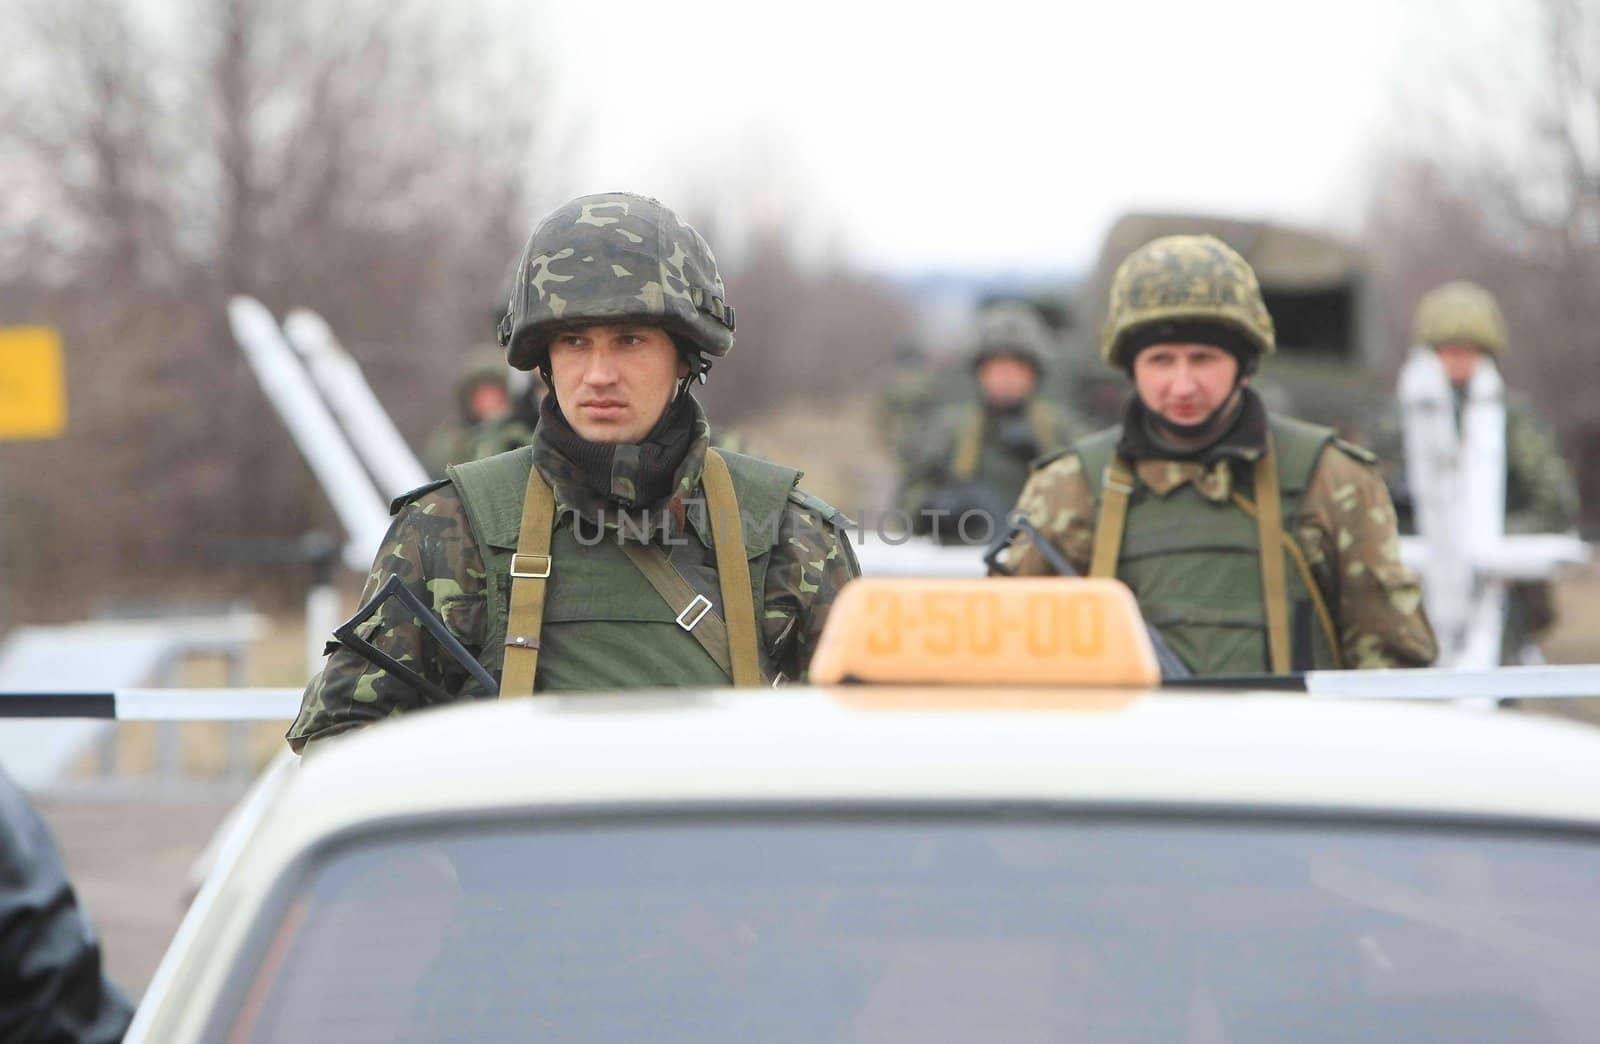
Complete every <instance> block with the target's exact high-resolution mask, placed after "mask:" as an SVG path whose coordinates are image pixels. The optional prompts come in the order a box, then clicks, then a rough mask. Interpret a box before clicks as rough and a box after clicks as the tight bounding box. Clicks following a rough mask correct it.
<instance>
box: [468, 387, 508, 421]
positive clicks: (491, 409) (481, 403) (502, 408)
mask: <svg viewBox="0 0 1600 1044" xmlns="http://www.w3.org/2000/svg"><path fill="white" fill-rule="evenodd" d="M468 405H469V407H470V408H471V410H472V415H473V417H475V418H477V419H478V420H480V421H486V420H499V419H500V418H501V417H504V416H505V415H506V414H508V413H510V412H511V396H510V395H509V394H507V392H506V389H505V386H504V385H501V384H490V383H488V382H485V383H483V384H480V385H478V386H477V387H476V388H473V389H472V396H471V398H470V399H469V400H468Z"/></svg>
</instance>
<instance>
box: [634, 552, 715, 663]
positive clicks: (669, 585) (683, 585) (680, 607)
mask: <svg viewBox="0 0 1600 1044" xmlns="http://www.w3.org/2000/svg"><path fill="white" fill-rule="evenodd" d="M622 553H623V554H625V555H627V556H628V561H630V562H632V563H633V565H634V568H636V569H638V570H639V572H640V573H642V574H643V575H644V578H645V579H646V580H648V581H649V582H650V586H651V587H653V588H655V590H656V594H658V595H660V596H661V600H662V601H663V602H666V603H667V605H668V607H669V608H671V609H674V610H676V611H677V614H678V626H679V627H681V628H683V629H684V630H685V631H688V632H689V636H690V637H691V638H693V639H694V640H695V641H697V642H699V643H700V648H702V649H704V650H705V651H706V655H708V656H710V657H711V658H712V659H713V660H715V661H716V664H717V666H718V667H720V668H722V673H723V674H726V675H727V676H728V677H729V678H732V677H733V661H732V660H730V659H729V658H728V652H729V648H728V626H727V624H725V623H724V622H723V620H722V617H720V616H718V615H717V611H716V610H715V609H713V608H712V607H711V603H710V602H708V601H707V600H706V597H705V596H704V595H702V594H700V593H699V592H698V591H696V590H695V589H694V588H693V587H691V586H689V581H687V580H685V579H684V578H683V574H682V573H680V572H678V570H677V569H676V568H674V567H673V565H672V561H671V559H669V558H668V557H667V554H666V552H665V551H663V550H661V548H659V547H656V546H655V545H654V544H636V543H633V542H632V541H627V540H625V541H623V542H622ZM720 572H721V569H720V568H719V569H718V573H719V574H720Z"/></svg>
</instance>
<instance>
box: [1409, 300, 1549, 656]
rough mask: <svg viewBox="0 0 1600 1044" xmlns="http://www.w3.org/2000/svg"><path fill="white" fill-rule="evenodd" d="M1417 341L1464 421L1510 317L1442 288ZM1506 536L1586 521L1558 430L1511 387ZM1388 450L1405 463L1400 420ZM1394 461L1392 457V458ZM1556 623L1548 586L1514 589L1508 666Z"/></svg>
mask: <svg viewBox="0 0 1600 1044" xmlns="http://www.w3.org/2000/svg"><path fill="white" fill-rule="evenodd" d="M1412 336H1413V343H1415V344H1419V345H1426V346H1427V347H1429V348H1432V349H1433V350H1434V351H1435V352H1437V353H1438V355H1439V362H1440V363H1441V365H1442V366H1443V367H1444V371H1445V375H1446V376H1447V377H1448V378H1449V379H1450V384H1451V388H1452V390H1453V392H1454V394H1455V398H1456V423H1457V427H1458V429H1459V426H1460V423H1461V408H1462V403H1463V401H1464V396H1465V393H1466V388H1467V386H1468V383H1469V382H1470V381H1471V380H1472V375H1473V374H1474V373H1475V372H1477V369H1478V367H1480V366H1495V367H1498V364H1499V363H1500V362H1501V361H1502V360H1504V359H1505V357H1506V351H1507V347H1508V339H1507V337H1506V323H1505V317H1504V316H1503V315H1502V314H1501V312H1500V306H1499V304H1498V303H1497V302H1496V301H1495V299H1494V296H1493V295H1492V294H1490V293H1489V292H1488V291H1487V290H1485V289H1484V288H1483V287H1481V286H1478V285H1476V284H1474V283H1469V282H1465V281H1457V282H1452V283H1446V284H1444V285H1443V286H1438V287H1435V288H1434V289H1432V290H1430V291H1429V292H1428V293H1426V294H1424V295H1423V297H1422V299H1421V300H1420V301H1419V302H1418V303H1417V311H1416V315H1415V317H1414V320H1413V332H1412ZM1505 414H1506V430H1505V454H1506V503H1505V511H1506V532H1507V533H1564V532H1568V531H1570V530H1572V529H1574V528H1576V527H1577V524H1578V487H1577V482H1576V481H1575V480H1574V478H1573V475H1572V471H1571V469H1570V468H1569V467H1568V466H1567V463H1566V461H1565V460H1563V459H1562V456H1561V448H1560V445H1559V444H1558V443H1557V441H1556V438H1555V435H1554V433H1553V432H1552V431H1551V430H1550V428H1549V427H1548V426H1547V425H1546V424H1544V423H1543V421H1541V420H1540V418H1539V416H1538V414H1537V413H1536V411H1535V409H1534V407H1533V404H1532V402H1530V401H1529V400H1528V399H1527V398H1526V397H1525V396H1522V395H1517V394H1514V393H1512V392H1511V390H1510V389H1509V388H1508V389H1507V390H1506V393H1505ZM1381 444H1382V445H1383V446H1384V448H1385V450H1388V449H1389V447H1390V446H1391V445H1392V446H1393V447H1394V449H1395V450H1396V451H1397V452H1396V453H1395V461H1396V462H1399V463H1401V464H1403V462H1404V455H1403V453H1401V452H1398V451H1399V450H1400V449H1401V447H1402V440H1401V438H1400V423H1399V418H1398V417H1397V416H1396V417H1392V418H1391V419H1390V420H1389V422H1388V423H1387V424H1386V425H1385V426H1384V441H1383V442H1382V443H1381ZM1386 459H1387V457H1386ZM1391 475H1392V476H1394V479H1393V481H1394V482H1395V486H1396V488H1397V489H1399V490H1405V489H1407V488H1408V484H1407V483H1406V482H1405V480H1404V477H1403V473H1401V472H1400V470H1399V468H1398V467H1395V468H1392V469H1391ZM1554 622H1555V602H1554V598H1553V597H1552V594H1551V588H1550V585H1549V583H1547V582H1539V581H1534V582H1526V583H1518V584H1513V585H1512V587H1511V589H1510V591H1509V597H1508V599H1507V603H1506V628H1505V631H1504V639H1503V641H1502V644H1501V649H1502V662H1504V663H1515V662H1517V658H1518V656H1519V655H1520V653H1521V650H1522V649H1523V648H1524V647H1525V646H1527V645H1528V644H1529V643H1530V642H1532V641H1533V640H1534V639H1535V638H1536V637H1537V636H1538V635H1539V634H1540V633H1542V632H1543V631H1545V630H1547V629H1548V628H1549V627H1550V625H1551V624H1552V623H1554Z"/></svg>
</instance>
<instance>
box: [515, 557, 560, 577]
mask: <svg viewBox="0 0 1600 1044" xmlns="http://www.w3.org/2000/svg"><path fill="white" fill-rule="evenodd" d="M511 575H512V576H515V577H519V578H520V579H523V580H548V579H549V578H550V556H549V555H524V554H514V555H512V556H511Z"/></svg>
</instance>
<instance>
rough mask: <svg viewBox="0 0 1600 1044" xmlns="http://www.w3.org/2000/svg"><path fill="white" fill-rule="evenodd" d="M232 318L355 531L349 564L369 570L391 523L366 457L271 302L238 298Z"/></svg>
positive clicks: (253, 364) (264, 383)
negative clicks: (299, 356)
mask: <svg viewBox="0 0 1600 1044" xmlns="http://www.w3.org/2000/svg"><path fill="white" fill-rule="evenodd" d="M228 319H229V322H230V323H231V324H232V326H233V334H234V337H235V338H236V339H237V340H238V342H239V347H240V348H241V349H242V350H243V351H244V354H245V358H246V359H248V360H249V361H250V368H251V369H252V370H253V371H255V375H256V380H257V381H258V382H260V384H261V388H262V390H263V391H264V392H266V394H267V398H268V399H270V400H271V402H272V405H273V407H274V408H275V409H277V411H278V416H279V417H281V418H282V419H283V422H284V424H285V425H286V426H287V427H288V429H289V434H290V435H291V436H292V437H293V438H294V441H295V445H296V446H298V447H299V449H300V453H301V455H302V456H303V457H305V460H306V463H307V464H308V465H310V467H311V471H312V473H313V474H315V475H316V477H317V481H318V482H319V483H321V485H322V490H323V492H324V493H326V494H327V495H328V500H329V501H331V502H332V504H333V509H334V511H335V512H336V513H337V514H338V516H339V521H340V523H341V524H343V526H344V529H345V533H346V534H347V535H348V536H349V540H348V541H346V543H345V545H344V556H343V557H344V563H345V565H347V566H349V567H350V568H351V569H355V570H360V571H365V570H366V569H368V568H369V567H370V566H371V564H372V559H373V556H374V555H376V554H377V552H378V545H379V544H381V543H382V542H383V535H384V533H385V532H386V531H387V530H388V528H389V513H388V511H387V510H386V509H385V501H384V499H383V498H382V497H380V496H379V495H378V491H377V489H376V488H375V487H374V486H373V484H372V480H371V479H370V478H368V477H367V473H366V472H365V471H364V470H362V468H361V462H360V461H358V460H357V459H356V455H355V453H354V451H352V450H351V449H350V444H349V442H347V441H346V440H345V437H344V434H343V433H342V432H341V431H340V430H339V425H338V424H336V423H334V420H333V417H332V416H331V415H330V414H329V413H328V408H327V407H326V406H325V405H323V402H322V399H321V398H320V397H318V395H317V391H316V389H315V388H314V387H312V384H311V380H310V378H309V377H307V376H306V371H305V369H304V368H303V367H301V365H300V363H299V362H298V361H297V360H296V359H295V357H294V352H293V351H291V350H290V348H289V345H288V344H287V343H286V342H285V341H284V338H283V332H282V331H281V330H279V329H278V323H277V321H276V320H275V319H273V317H272V313H271V312H269V311H267V309H266V306H264V305H263V304H262V303H261V302H260V301H257V300H255V299H254V298H252V297H235V298H233V299H232V300H230V301H229V302H228Z"/></svg>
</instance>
